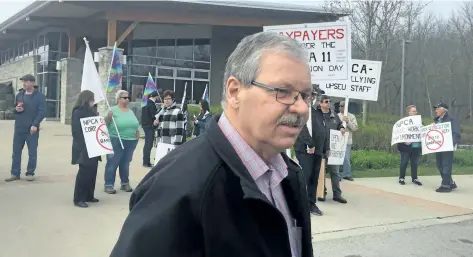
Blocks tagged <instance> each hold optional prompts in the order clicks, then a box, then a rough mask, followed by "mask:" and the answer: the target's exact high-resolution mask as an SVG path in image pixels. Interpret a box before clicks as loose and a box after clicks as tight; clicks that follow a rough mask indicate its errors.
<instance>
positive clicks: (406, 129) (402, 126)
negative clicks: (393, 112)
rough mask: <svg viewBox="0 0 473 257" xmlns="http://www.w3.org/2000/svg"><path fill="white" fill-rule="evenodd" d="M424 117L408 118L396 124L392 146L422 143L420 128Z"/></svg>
mask: <svg viewBox="0 0 473 257" xmlns="http://www.w3.org/2000/svg"><path fill="white" fill-rule="evenodd" d="M421 127H422V117H421V116H420V115H415V116H408V117H405V118H402V119H400V120H398V121H397V122H396V123H394V126H393V133H392V136H391V145H394V144H398V143H412V142H420V141H421V138H420V128H421Z"/></svg>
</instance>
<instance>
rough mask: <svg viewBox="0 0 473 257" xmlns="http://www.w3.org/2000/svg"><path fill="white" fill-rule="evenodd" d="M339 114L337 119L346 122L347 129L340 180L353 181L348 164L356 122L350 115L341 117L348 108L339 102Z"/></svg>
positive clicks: (356, 128)
mask: <svg viewBox="0 0 473 257" xmlns="http://www.w3.org/2000/svg"><path fill="white" fill-rule="evenodd" d="M339 107H340V113H338V117H339V118H340V119H341V120H342V121H344V122H346V124H347V129H348V132H349V133H348V142H347V150H346V152H345V160H344V161H343V167H342V178H343V179H346V180H349V181H353V176H352V174H351V164H350V153H351V145H352V144H353V132H355V131H357V130H358V122H357V121H356V117H355V115H353V114H352V113H349V112H347V116H343V114H344V113H345V108H347V109H348V106H345V101H341V102H340V105H339Z"/></svg>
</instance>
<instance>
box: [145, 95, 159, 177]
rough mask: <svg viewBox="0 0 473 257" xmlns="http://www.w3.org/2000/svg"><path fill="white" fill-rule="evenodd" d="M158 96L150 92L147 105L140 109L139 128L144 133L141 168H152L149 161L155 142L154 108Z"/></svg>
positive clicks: (155, 108) (155, 109) (155, 110)
mask: <svg viewBox="0 0 473 257" xmlns="http://www.w3.org/2000/svg"><path fill="white" fill-rule="evenodd" d="M158 97H159V95H158V92H157V91H153V92H151V94H149V96H148V103H147V104H146V106H143V108H141V127H142V128H143V131H144V132H145V144H144V146H143V166H144V167H147V168H150V167H153V165H152V164H151V160H150V154H151V149H152V148H153V143H154V140H155V126H154V124H153V123H154V121H155V120H156V114H157V113H158V108H157V107H156V101H157V99H158Z"/></svg>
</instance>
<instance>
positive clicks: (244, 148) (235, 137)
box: [218, 113, 301, 257]
mask: <svg viewBox="0 0 473 257" xmlns="http://www.w3.org/2000/svg"><path fill="white" fill-rule="evenodd" d="M218 125H219V127H220V129H221V130H222V132H223V134H225V137H226V138H227V139H228V141H230V144H231V145H232V146H233V148H234V149H235V151H236V153H237V154H238V157H240V159H241V161H242V162H243V164H244V165H245V167H246V168H247V169H248V171H249V173H250V175H251V176H252V177H253V179H254V180H255V182H256V185H257V186H258V188H259V190H260V191H261V192H262V193H263V194H264V195H265V196H266V198H268V200H269V201H270V202H271V203H272V204H273V205H274V206H275V207H276V208H277V209H278V210H279V211H280V212H281V214H282V215H283V216H284V219H285V220H286V223H287V228H288V234H289V243H290V245H291V252H292V256H293V257H299V256H300V250H301V249H300V248H301V245H300V241H301V235H300V233H299V232H298V231H300V229H297V228H294V225H293V222H294V219H293V218H292V215H291V212H290V210H289V207H288V206H287V202H286V197H285V196H284V192H283V190H282V187H281V181H282V180H283V179H284V178H285V177H286V176H287V174H288V170H287V165H286V163H285V162H284V159H283V158H282V156H281V155H280V154H278V155H277V156H275V157H274V158H273V159H271V160H270V161H269V163H268V164H266V163H265V162H264V161H263V159H261V157H260V156H259V155H258V154H257V153H256V152H255V151H254V150H253V148H251V147H250V146H249V145H248V144H247V143H246V142H245V140H243V138H242V137H241V136H240V134H238V132H237V131H236V129H235V128H234V127H233V125H232V124H231V123H230V122H229V120H228V119H227V117H226V116H225V113H222V116H221V117H220V120H219V121H218ZM269 171H271V172H269Z"/></svg>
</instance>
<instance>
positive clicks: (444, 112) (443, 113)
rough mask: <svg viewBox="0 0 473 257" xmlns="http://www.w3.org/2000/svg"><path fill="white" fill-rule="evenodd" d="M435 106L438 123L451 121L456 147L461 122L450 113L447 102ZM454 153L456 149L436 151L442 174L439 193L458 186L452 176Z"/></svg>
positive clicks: (438, 165) (458, 141)
mask: <svg viewBox="0 0 473 257" xmlns="http://www.w3.org/2000/svg"><path fill="white" fill-rule="evenodd" d="M434 108H435V115H436V116H437V117H436V118H435V119H434V122H435V123H436V124H438V123H443V122H450V124H451V127H452V139H453V145H454V148H455V149H456V147H457V146H458V144H459V143H460V139H461V134H460V124H459V123H458V121H457V119H456V118H455V117H453V116H452V115H450V114H449V113H448V106H447V105H446V104H444V103H439V104H437V105H434ZM453 154H454V151H448V152H439V153H435V158H436V161H437V168H438V169H439V171H440V176H442V184H441V185H440V187H439V188H437V190H435V191H437V192H439V193H448V192H451V191H452V190H454V189H456V188H457V184H456V183H455V182H454V181H453V178H452V165H453Z"/></svg>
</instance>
